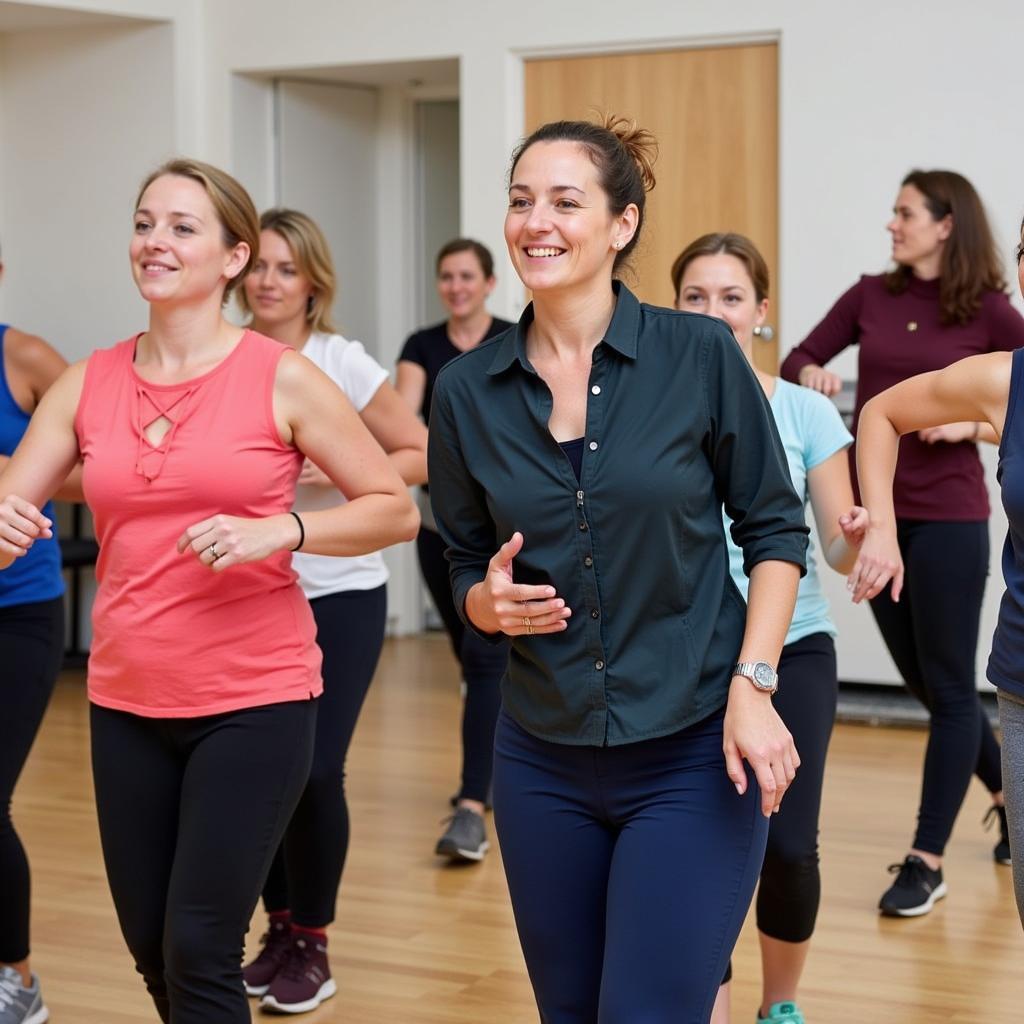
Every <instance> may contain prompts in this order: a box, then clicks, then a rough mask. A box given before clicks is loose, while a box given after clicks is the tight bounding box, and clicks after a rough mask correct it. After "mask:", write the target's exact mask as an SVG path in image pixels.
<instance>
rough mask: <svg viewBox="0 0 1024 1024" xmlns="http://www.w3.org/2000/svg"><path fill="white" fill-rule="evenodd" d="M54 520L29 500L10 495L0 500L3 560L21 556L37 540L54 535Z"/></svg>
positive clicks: (7, 561)
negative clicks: (48, 517)
mask: <svg viewBox="0 0 1024 1024" xmlns="http://www.w3.org/2000/svg"><path fill="white" fill-rule="evenodd" d="M52 526H53V523H52V522H51V521H50V520H49V519H47V518H46V516H44V515H43V513H42V512H40V511H39V509H37V508H36V507H35V505H33V504H32V502H30V501H26V500H25V499H24V498H19V497H18V496H17V495H16V494H9V495H7V497H6V498H4V500H3V501H0V563H2V565H3V567H5V568H6V566H8V565H10V564H11V562H13V561H14V559H15V558H22V557H23V556H24V555H26V554H27V553H28V550H29V548H31V547H32V545H33V544H34V543H35V542H36V541H37V540H49V538H50V537H52V536H53V530H52V529H51V527H52Z"/></svg>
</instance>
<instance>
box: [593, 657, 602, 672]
mask: <svg viewBox="0 0 1024 1024" xmlns="http://www.w3.org/2000/svg"><path fill="white" fill-rule="evenodd" d="M594 668H596V669H597V671H598V672H600V671H601V669H603V668H604V662H603V661H602V660H601V659H600V658H598V659H597V661H595V662H594Z"/></svg>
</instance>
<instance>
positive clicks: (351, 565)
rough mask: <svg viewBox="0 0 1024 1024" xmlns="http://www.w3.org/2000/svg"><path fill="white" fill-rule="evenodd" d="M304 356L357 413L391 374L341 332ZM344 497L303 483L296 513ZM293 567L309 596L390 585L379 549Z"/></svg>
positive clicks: (309, 346)
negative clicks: (339, 390)
mask: <svg viewBox="0 0 1024 1024" xmlns="http://www.w3.org/2000/svg"><path fill="white" fill-rule="evenodd" d="M302 354H303V355H304V356H305V357H306V358H307V359H310V360H312V361H313V362H314V363H316V365H317V366H319V367H320V369H321V370H323V371H324V373H326V374H327V376H328V377H330V378H331V380H333V381H334V383H335V384H337V385H338V387H339V388H341V390H342V391H344V392H345V394H346V395H347V396H348V398H349V401H350V402H351V403H352V405H353V406H355V409H356V412H362V411H363V409H365V408H366V406H367V405H369V404H370V400H371V399H372V398H373V396H374V395H375V394H376V393H377V390H378V389H379V388H380V386H381V384H383V383H384V381H386V380H387V379H388V372H387V370H385V369H384V367H383V366H381V365H380V363H378V362H377V361H376V360H375V359H374V358H373V357H372V356H371V355H369V354H368V353H367V351H366V349H365V348H363V346H362V344H361V343H360V342H358V341H349V340H348V339H347V338H343V337H342V336H341V335H340V334H321V333H314V334H311V335H310V336H309V339H308V340H307V342H306V344H305V345H304V346H303V348H302ZM344 501H345V495H343V494H342V493H341V492H340V491H338V490H336V489H335V488H333V487H317V486H315V485H310V484H300V485H299V486H298V487H297V488H296V490H295V511H296V512H308V511H312V510H315V509H322V508H334V507H336V506H337V505H339V504H341V503H342V502H344ZM292 566H293V567H294V569H295V571H296V572H297V573H298V574H299V585H300V586H301V587H302V589H303V592H304V593H305V595H306V597H308V598H314V597H324V596H325V595H327V594H337V593H340V592H341V591H345V590H373V589H375V588H376V587H379V586H381V585H382V584H383V583H386V582H387V578H388V570H387V566H386V565H385V564H384V557H383V555H381V553H380V552H379V551H375V552H373V554H370V555H357V556H355V557H352V558H337V557H334V556H332V555H307V554H304V553H303V552H301V551H296V552H295V554H294V555H292Z"/></svg>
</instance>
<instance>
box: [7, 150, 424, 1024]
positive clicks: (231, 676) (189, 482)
mask: <svg viewBox="0 0 1024 1024" xmlns="http://www.w3.org/2000/svg"><path fill="white" fill-rule="evenodd" d="M258 246H259V223H258V220H257V217H256V211H255V209H254V208H253V206H252V202H251V200H250V199H249V197H248V195H247V194H246V193H245V191H244V189H242V187H241V186H240V185H239V184H238V183H237V182H236V181H235V180H234V179H233V178H231V177H230V176H229V175H227V174H225V173H224V172H223V171H220V170H218V169H217V168H215V167H211V166H209V165H207V164H202V163H199V162H198V161H192V160H174V161H171V162H170V163H168V164H165V165H164V166H162V167H161V168H159V169H158V170H157V171H155V172H154V173H153V174H152V175H150V177H149V178H147V179H146V181H145V182H144V183H143V186H142V189H141V190H140V193H139V197H138V201H137V208H136V211H135V215H134V221H133V231H132V237H131V242H130V246H129V250H130V257H131V267H132V273H133V275H134V277H135V281H136V284H137V286H138V288H139V292H140V293H141V295H142V296H143V298H144V299H145V300H146V301H147V302H148V304H149V328H148V330H147V331H145V332H143V333H141V334H138V335H135V336H134V337H131V338H128V339H126V340H125V341H122V342H120V343H119V344H117V345H115V346H113V347H112V348H109V349H102V350H99V351H97V352H95V353H93V355H92V356H91V357H90V358H89V359H88V360H86V361H84V362H82V363H79V364H77V365H75V366H73V367H71V368H70V369H69V370H67V371H66V372H65V373H64V374H63V375H62V376H61V377H60V379H59V380H58V381H57V382H56V384H54V385H53V387H52V388H51V389H50V390H49V391H48V392H47V394H46V395H45V396H44V398H43V400H42V402H41V403H40V405H39V408H38V410H37V412H36V414H35V416H34V417H33V420H32V423H31V425H30V427H29V429H28V431H27V433H26V434H25V437H24V439H23V441H22V442H21V444H20V445H19V446H18V449H17V450H16V451H15V453H14V456H13V458H12V459H11V461H10V463H9V464H8V465H7V466H6V468H5V469H4V471H3V473H2V474H0V498H2V500H0V567H3V566H6V565H9V564H10V563H11V562H12V561H13V560H14V559H15V558H20V557H24V555H25V553H26V552H27V551H28V550H29V549H30V548H31V547H32V546H33V544H34V543H35V542H36V540H37V539H39V538H41V537H45V536H46V535H47V533H48V531H49V524H48V520H47V519H46V518H44V517H43V515H42V513H41V512H40V511H39V508H38V506H39V505H41V504H42V502H43V501H44V500H45V499H46V498H47V497H48V496H49V495H50V494H52V493H53V492H54V490H56V488H57V486H58V484H59V483H60V482H61V481H62V480H63V479H64V477H65V476H66V475H67V473H68V471H69V470H70V469H71V467H72V466H74V465H75V463H76V462H77V461H79V459H81V461H82V462H83V464H84V472H83V486H84V491H85V495H86V498H87V500H88V502H89V506H90V508H91V509H92V512H93V515H94V518H95V524H96V536H97V539H98V540H99V542H100V558H99V561H98V563H97V573H96V575H97V580H98V583H99V588H98V592H97V597H96V602H95V606H94V612H93V625H94V632H93V648H92V655H91V657H90V660H89V680H88V682H89V700H90V704H91V735H92V760H93V775H94V780H95V787H96V802H97V809H98V814H99V825H100V836H101V839H102V843H103V853H104V860H105V864H106V869H107V877H108V880H109V882H110V887H111V892H112V894H113V897H114V903H115V905H116V907H117V911H118V917H119V920H120V923H121V928H122V931H123V933H124V936H125V939H126V941H127V943H128V946H129V949H130V950H131V952H132V955H133V957H134V959H135V963H136V966H137V969H138V970H139V972H140V973H141V974H142V975H143V977H144V979H145V981H146V986H147V988H148V989H149V992H150V994H151V995H152V996H153V999H154V1002H155V1003H156V1007H157V1011H158V1012H159V1014H160V1016H161V1018H162V1019H163V1020H164V1021H169V1020H171V1019H173V1020H175V1021H176V1022H190V1024H191V1022H199V1021H208V1020H211V1019H213V1018H215V1019H216V1020H218V1021H223V1022H225V1024H242V1022H248V1021H249V1019H250V1014H249V1008H248V1006H247V1004H246V999H245V992H244V989H243V986H242V974H241V967H240V964H239V958H238V950H239V949H241V946H242V941H243V938H244V933H245V923H246V922H247V921H248V919H249V915H250V914H251V912H252V909H253V907H254V905H255V903H256V898H257V896H258V894H259V889H260V886H261V885H262V883H263V879H264V876H265V874H266V870H267V867H268V865H269V862H270V857H271V855H272V853H273V851H274V849H275V848H276V845H277V843H278V842H279V840H280V838H281V834H282V832H283V830H284V827H285V824H286V823H287V821H288V817H289V815H290V814H291V811H292V809H293V808H294V806H295V802H296V800H297V799H298V796H299V793H300V792H301V789H302V787H303V785H304V784H305V780H306V778H307V776H308V774H309V765H310V754H311V750H312V742H313V730H314V727H315V722H316V710H317V703H316V698H317V697H318V695H319V694H320V691H321V680H320V653H319V650H318V649H317V646H316V644H315V641H314V635H315V627H314V622H313V618H312V615H311V613H310V610H309V606H308V604H307V602H306V600H305V598H304V597H303V595H302V592H301V590H300V589H299V588H298V586H297V585H296V582H295V573H294V571H293V570H292V568H291V564H290V562H291V556H290V553H289V552H290V551H292V550H295V549H296V548H299V547H301V548H303V550H306V551H311V552H317V553H321V554H340V555H355V554H360V553H363V552H366V551H372V550H376V549H377V548H380V547H383V546H385V545H387V544H390V543H394V542H395V541H398V540H403V539H407V538H409V537H411V536H412V534H413V532H414V531H415V527H416V523H417V517H416V512H415V509H414V508H413V507H412V504H411V502H410V501H409V498H408V496H407V494H406V490H405V485H404V483H403V481H402V479H401V477H400V476H399V475H398V473H397V472H396V471H395V470H394V469H393V468H392V467H391V465H390V464H389V462H388V460H387V458H386V456H385V455H384V453H383V452H382V451H381V449H380V447H379V446H378V445H377V443H376V442H375V441H374V440H373V438H372V437H371V436H370V434H369V432H368V431H367V429H366V428H365V427H364V426H363V424H362V422H361V421H360V419H359V417H358V416H357V415H356V413H355V411H354V410H353V409H352V407H351V405H350V404H349V402H348V401H347V399H346V398H345V397H344V395H343V394H342V393H341V392H340V391H339V390H338V389H337V387H335V386H334V384H332V383H331V381H330V380H329V379H328V378H327V377H325V376H324V375H323V374H322V373H321V372H320V371H319V370H317V369H316V367H314V366H313V365H312V363H310V362H308V361H306V360H302V359H300V358H299V356H297V355H296V354H295V353H293V352H290V351H288V349H287V348H286V347H285V346H283V345H280V344H278V343H277V342H275V341H272V340H271V339H270V338H267V337H265V336H263V335H260V334H257V333H256V332H254V331H248V330H240V329H239V328H237V327H235V326H234V325H232V324H230V323H229V322H228V321H227V320H225V319H224V317H223V314H222V306H223V303H224V299H225V296H226V295H227V294H228V293H229V292H230V290H231V289H232V288H233V287H235V286H236V285H237V284H238V283H239V281H240V280H241V279H242V277H243V276H244V275H245V274H246V272H247V271H248V270H249V267H250V265H251V263H252V260H253V258H254V256H255V254H256V252H257V251H258ZM341 452H344V453H345V454H344V457H342V455H341V454H340V453H341ZM304 457H308V458H310V459H312V460H313V461H314V462H316V463H317V464H318V465H319V466H320V467H321V468H322V469H323V471H324V472H325V473H326V474H327V475H328V476H329V477H330V479H331V481H332V482H333V484H334V485H335V486H336V487H337V488H338V490H340V491H341V492H342V494H343V495H344V496H345V497H346V498H348V501H347V502H346V503H344V504H338V505H335V506H334V507H330V508H324V509H320V510H317V511H312V512H309V513H306V514H305V515H304V516H303V517H302V518H300V517H299V516H298V515H297V514H295V513H293V512H291V511H290V509H291V505H292V500H293V497H294V492H295V484H296V480H297V479H298V476H299V473H300V470H301V467H302V463H303V458H304ZM211 1015H212V1016H211Z"/></svg>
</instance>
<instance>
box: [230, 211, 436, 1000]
mask: <svg viewBox="0 0 1024 1024" xmlns="http://www.w3.org/2000/svg"><path fill="white" fill-rule="evenodd" d="M335 287H336V283H335V275H334V264H333V261H332V260H331V253H330V249H329V248H328V245H327V239H326V238H324V235H323V232H322V231H321V230H320V228H319V227H318V226H317V224H316V223H315V222H314V221H313V220H311V219H310V218H309V217H307V216H306V215H305V214H304V213H300V212H299V211H298V210H285V209H276V210H267V211H266V212H265V213H264V214H263V216H262V217H261V218H260V252H259V256H258V258H257V259H256V262H255V264H254V265H253V269H252V271H251V272H250V273H249V275H248V276H247V277H246V279H245V281H244V282H243V284H242V288H241V291H240V292H239V304H240V305H241V306H242V308H243V309H245V310H247V311H248V312H250V313H251V314H252V320H251V321H250V324H249V326H250V327H251V329H252V330H254V331H258V332H260V333H261V334H265V335H267V336H268V337H270V338H273V339H274V340H275V341H279V342H281V343H282V344H284V345H287V346H288V347H289V348H291V349H294V350H295V351H297V352H301V353H302V355H303V356H305V357H306V358H307V359H309V360H311V361H312V362H313V363H314V364H316V366H318V367H319V368H320V369H321V370H322V371H323V372H324V373H325V374H327V376H328V377H330V378H331V380H332V381H334V383H335V384H336V385H337V386H338V387H339V388H341V390H342V391H343V392H344V393H345V395H346V396H347V398H348V399H349V401H350V402H351V403H352V406H353V408H354V409H355V410H356V412H358V413H359V418H360V419H361V420H362V421H363V423H364V424H365V425H366V427H367V429H368V430H369V431H370V433H371V434H372V435H373V437H374V439H375V440H376V441H377V443H378V444H379V445H380V446H381V447H382V448H383V449H384V451H385V452H386V453H387V456H388V459H389V460H390V462H391V464H392V465H393V466H394V468H395V469H396V470H397V471H398V473H399V474H400V475H401V477H402V479H403V480H404V481H405V483H406V484H418V483H422V482H423V481H424V480H426V478H427V456H426V451H427V432H426V430H425V429H424V428H423V424H422V423H420V422H419V421H418V420H417V419H416V417H415V416H414V415H413V413H412V412H411V410H410V409H409V408H408V407H407V406H406V405H405V403H404V402H403V401H402V399H401V398H400V397H399V395H398V393H397V392H396V391H395V389H394V388H393V387H392V386H391V382H390V381H389V380H388V374H387V371H386V370H385V369H384V368H383V367H382V366H381V365H380V364H379V363H377V361H376V360H375V359H373V358H372V356H370V355H369V354H368V353H367V351H366V350H365V349H364V348H363V346H362V345H361V344H360V343H359V342H358V341H350V340H349V339H347V338H343V337H342V336H341V335H340V334H339V333H338V332H337V330H336V329H335V327H334V325H333V324H332V323H331V306H332V305H333V302H334V293H335ZM344 500H345V498H344V495H342V494H340V493H339V492H338V488H337V487H336V486H335V485H334V483H333V481H332V480H331V478H330V477H329V476H328V475H327V474H326V473H324V471H323V470H322V469H320V467H319V466H317V465H316V464H315V463H314V462H312V461H311V460H310V459H306V460H305V462H304V463H303V467H302V473H301V475H300V476H299V482H298V487H297V489H296V495H295V506H294V508H295V511H296V512H299V513H301V514H303V515H304V514H305V513H306V512H309V511H312V510H314V509H320V508H330V507H331V506H333V505H337V504H339V503H341V502H344ZM292 565H293V567H294V569H295V571H296V572H297V573H298V574H299V585H300V586H301V587H302V590H303V592H304V593H305V595H306V597H307V598H309V603H310V607H311V608H312V610H313V618H314V619H315V620H316V640H317V645H318V646H319V648H320V650H321V652H322V653H323V669H322V672H323V678H324V692H323V695H322V696H321V698H320V701H319V705H320V706H319V710H318V711H317V720H316V736H315V739H314V743H313V767H312V770H311V772H310V776H309V781H308V782H307V783H306V786H305V789H303V791H302V796H301V797H300V798H299V803H298V806H297V807H296V809H295V813H294V814H293V815H292V819H291V821H290V822H289V823H288V829H287V831H286V832H285V835H284V841H283V842H282V844H281V846H280V848H279V849H278V851H277V853H276V855H275V856H274V861H273V864H272V865H271V868H270V874H269V876H268V878H267V882H266V884H265V885H264V887H263V902H264V905H265V907H266V909H267V914H268V916H269V919H270V926H269V928H268V929H267V933H266V935H265V936H264V942H263V948H262V950H261V951H260V953H259V955H258V956H257V957H256V958H255V959H254V960H253V961H252V963H250V964H247V965H246V967H245V969H244V972H243V973H244V976H245V987H246V991H247V992H248V993H249V995H252V996H261V997H262V1000H261V1005H262V1006H264V1007H266V1008H268V1009H274V1010H279V1011H282V1012H288V1013H303V1012H306V1011H308V1010H313V1009H315V1008H316V1007H317V1006H319V1005H320V1003H322V1002H323V1001H324V1000H325V999H327V998H329V997H330V996H332V995H333V994H334V993H335V991H336V983H335V981H334V979H333V978H332V977H331V968H330V964H329V963H328V961H327V926H328V925H329V924H330V923H331V922H332V921H333V920H334V914H335V904H336V903H337V899H338V886H339V885H340V882H341V874H342V870H343V869H344V866H345V857H346V854H347V852H348V845H349V817H348V805H347V804H346V801H345V758H346V756H347V754H348V748H349V744H350V743H351V741H352V734H353V732H354V731H355V727H356V722H357V720H358V718H359V712H360V709H361V708H362V706H363V701H364V700H365V698H366V694H367V691H368V690H369V688H370V682H371V681H372V679H373V673H374V670H375V669H376V667H377V661H378V659H379V658H380V652H381V648H382V647H383V645H384V627H385V625H386V622H387V582H386V581H387V578H388V571H387V567H386V566H385V564H384V557H383V555H381V553H380V552H379V551H373V552H369V553H368V554H365V555H359V556H357V557H354V558H332V557H330V556H325V555H313V554H305V553H303V552H298V553H297V554H296V555H295V556H294V557H293V559H292Z"/></svg>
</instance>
